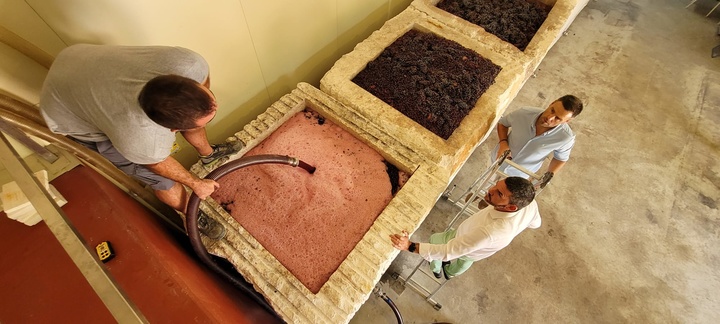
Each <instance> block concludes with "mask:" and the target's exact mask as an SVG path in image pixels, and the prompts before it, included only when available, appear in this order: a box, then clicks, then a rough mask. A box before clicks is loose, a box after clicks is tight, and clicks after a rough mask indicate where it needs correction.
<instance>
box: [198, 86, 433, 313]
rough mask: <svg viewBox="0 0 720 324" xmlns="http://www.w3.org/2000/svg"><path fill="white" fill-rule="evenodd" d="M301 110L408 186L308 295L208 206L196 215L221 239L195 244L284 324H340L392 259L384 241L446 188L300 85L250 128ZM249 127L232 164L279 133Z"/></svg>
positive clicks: (415, 223) (424, 167)
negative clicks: (364, 148)
mask: <svg viewBox="0 0 720 324" xmlns="http://www.w3.org/2000/svg"><path fill="white" fill-rule="evenodd" d="M305 107H308V108H310V109H312V110H314V111H317V112H319V113H320V114H322V115H323V116H325V117H326V118H327V119H329V120H331V121H332V122H334V123H336V124H338V125H340V126H341V127H343V128H344V129H346V130H347V131H348V132H350V133H352V134H355V136H356V137H357V138H358V139H361V140H362V141H364V142H365V143H366V144H368V145H369V146H371V147H373V149H375V150H376V151H377V152H379V153H380V154H381V155H382V156H383V158H384V159H386V160H388V161H390V162H391V163H392V164H394V165H395V166H397V167H398V168H399V169H401V170H403V171H406V172H412V176H411V178H410V179H409V180H408V182H407V183H405V185H404V186H403V188H402V189H401V190H400V191H399V192H398V193H397V194H396V195H395V197H393V199H392V200H391V201H390V202H389V204H388V205H387V206H386V208H385V209H384V210H383V211H382V213H381V214H380V215H379V216H378V217H377V219H376V220H375V222H374V223H373V224H372V226H371V227H370V229H369V230H368V231H367V233H365V235H364V236H363V237H362V239H361V240H360V241H359V242H358V243H357V246H356V248H355V249H354V250H353V251H351V252H350V254H348V255H347V258H346V259H345V260H344V261H343V262H342V263H341V264H340V266H339V267H338V269H337V270H336V271H335V272H334V273H333V274H332V275H331V276H330V278H329V279H328V281H327V282H326V283H325V285H323V286H322V288H321V289H320V290H319V291H318V292H317V293H316V294H314V293H312V292H311V291H310V290H308V289H307V288H306V287H305V286H304V285H303V284H302V283H301V282H300V281H299V280H298V279H297V278H296V277H295V276H294V275H293V274H292V273H290V272H289V271H288V270H287V269H286V268H285V267H284V266H283V265H282V264H281V263H280V262H279V261H278V260H277V259H276V258H275V257H274V256H273V255H272V254H271V253H270V252H268V250H267V249H265V248H264V247H263V246H262V244H260V243H259V242H258V241H257V240H256V239H255V238H254V237H253V236H252V235H250V234H249V233H248V231H247V230H246V229H245V228H243V227H242V226H241V225H240V224H239V223H238V222H236V221H235V220H234V218H233V217H232V216H231V215H230V214H228V213H227V212H225V210H224V209H223V208H222V207H221V206H220V205H219V204H218V203H217V202H216V201H215V200H213V199H212V198H208V199H207V200H206V201H205V202H203V203H202V204H201V209H202V210H203V211H205V212H207V213H208V214H209V215H210V216H211V217H213V218H215V219H218V220H219V221H220V222H221V223H223V224H224V225H225V227H226V228H227V229H228V231H227V235H226V237H225V238H224V239H223V240H221V241H211V240H208V239H205V240H204V241H203V242H204V243H205V245H206V246H207V248H208V251H209V252H210V253H212V254H215V255H218V256H221V257H224V258H226V259H228V260H230V262H231V263H232V264H233V265H234V266H235V267H236V269H237V270H238V271H239V272H240V273H241V274H242V275H243V276H244V277H245V278H246V279H247V280H248V281H249V282H251V283H252V284H253V285H254V287H255V288H256V289H257V290H258V291H259V292H261V293H262V294H263V295H264V296H265V297H266V299H267V300H268V302H269V303H270V304H271V305H272V306H273V307H274V308H275V310H276V311H278V313H279V314H280V315H281V316H282V317H283V318H284V319H285V320H286V321H288V322H292V323H345V322H348V321H349V320H350V318H351V317H352V316H353V315H354V313H355V312H356V311H357V309H358V308H359V307H360V306H361V305H362V304H363V303H364V302H365V301H366V300H367V298H368V297H369V296H370V294H371V292H372V289H373V287H374V286H375V284H376V283H377V282H378V281H379V280H380V276H381V275H382V274H383V273H384V272H385V270H386V269H387V267H388V266H389V265H390V263H391V262H392V260H393V259H394V258H395V256H396V255H397V253H398V251H397V250H395V249H394V248H392V246H390V245H389V244H386V242H387V240H389V238H388V237H389V235H390V234H392V233H397V232H399V231H401V230H408V231H414V230H415V229H417V228H418V227H419V226H420V224H421V223H422V221H423V220H424V218H425V216H426V215H427V213H428V212H429V211H430V209H432V206H433V204H434V202H435V201H436V200H437V199H438V197H439V195H440V193H441V192H442V190H443V189H444V188H445V185H446V182H445V181H444V180H442V178H441V177H438V175H441V176H443V177H444V172H443V171H442V170H439V169H438V168H437V167H436V166H434V165H431V164H427V163H426V161H425V160H424V159H423V158H422V157H421V156H419V155H417V154H416V153H414V152H413V151H412V150H410V149H409V148H408V147H406V146H404V145H403V144H402V143H399V142H398V141H397V140H396V139H394V138H393V137H392V136H389V135H388V134H385V133H383V131H382V130H381V129H379V128H375V127H372V124H371V123H369V121H368V120H366V119H365V118H364V117H362V116H359V115H357V114H355V113H354V112H352V111H351V110H349V109H347V108H346V107H345V106H343V105H341V104H340V103H338V102H337V101H336V100H335V99H333V98H330V97H329V96H328V95H327V94H325V93H323V92H321V91H319V90H318V89H316V88H314V87H312V86H310V85H308V84H299V85H298V89H296V90H294V91H293V93H292V94H288V95H285V96H283V97H282V98H281V99H280V100H278V101H277V102H275V103H274V104H273V105H272V107H270V108H268V110H267V111H266V112H265V113H263V114H261V115H260V116H258V118H257V120H266V119H269V118H270V117H271V116H272V118H275V119H276V120H278V121H282V122H286V121H287V120H288V119H289V118H290V117H291V116H293V115H294V114H295V113H297V112H299V111H300V110H302V109H304V108H305ZM277 112H283V114H284V115H283V116H277ZM268 115H271V116H268ZM255 125H256V127H253V128H248V127H245V128H244V129H243V130H242V131H240V132H238V133H236V134H235V137H236V138H240V139H242V140H243V141H245V142H246V143H248V146H247V147H246V148H244V149H243V151H241V152H240V153H239V154H237V155H235V156H232V157H231V159H232V160H235V159H238V158H240V157H242V156H243V155H244V154H246V153H247V152H248V151H249V150H251V149H252V148H253V147H254V146H257V145H258V144H259V143H260V142H262V140H263V139H265V138H267V137H268V136H269V135H270V134H271V133H272V132H273V131H275V130H276V129H277V128H278V127H280V125H273V126H272V127H267V126H263V123H257V124H255ZM250 132H253V133H258V134H259V137H255V136H253V135H250ZM388 143H389V144H390V145H388ZM192 170H195V171H197V172H199V173H200V174H203V173H206V172H209V170H205V169H204V168H202V167H200V166H198V165H197V164H196V165H195V166H194V167H193V169H192ZM203 175H204V174H203Z"/></svg>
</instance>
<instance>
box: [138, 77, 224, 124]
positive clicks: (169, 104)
mask: <svg viewBox="0 0 720 324" xmlns="http://www.w3.org/2000/svg"><path fill="white" fill-rule="evenodd" d="M201 87H202V85H201V84H200V83H198V82H196V81H195V80H193V79H189V78H186V77H183V76H179V75H174V74H169V75H161V76H157V77H155V78H153V79H152V80H150V81H148V82H147V83H146V84H145V86H143V88H142V90H141V91H140V95H138V103H139V104H140V107H142V109H143V111H145V114H146V115H147V116H148V117H149V118H150V119H151V120H152V121H154V122H156V123H158V124H159V125H161V126H163V127H167V128H170V129H178V130H186V129H193V128H196V127H197V124H196V121H197V120H198V119H200V118H202V117H205V116H207V115H208V114H210V113H211V112H212V109H213V106H214V105H213V101H214V100H213V98H212V96H210V95H209V94H208V93H207V92H205V91H204V90H203V89H202V88H201Z"/></svg>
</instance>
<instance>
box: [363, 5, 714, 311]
mask: <svg viewBox="0 0 720 324" xmlns="http://www.w3.org/2000/svg"><path fill="white" fill-rule="evenodd" d="M689 2H690V1H689V0H688V1H684V0H683V1H680V0H632V1H630V0H598V1H592V0H591V1H590V3H589V4H588V6H587V7H586V8H585V9H584V10H583V11H582V12H581V13H580V15H579V16H578V17H577V19H576V20H575V22H574V23H573V24H572V26H571V27H570V29H569V30H568V34H567V35H566V36H564V37H562V38H561V39H560V40H559V41H558V43H557V44H556V45H555V46H554V47H553V49H552V50H551V51H550V53H549V54H548V55H547V57H546V58H545V59H544V61H543V62H542V64H541V65H540V68H539V70H538V72H537V77H536V78H532V79H530V80H529V81H528V82H527V84H526V85H525V86H524V87H523V89H522V90H521V92H520V94H519V95H518V96H517V98H516V99H515V100H514V101H513V103H512V104H511V106H510V108H509V110H508V111H512V110H514V109H517V108H518V107H521V106H526V105H529V106H546V105H547V104H549V103H550V102H551V101H552V100H553V99H555V98H557V97H559V96H562V95H564V94H566V93H571V94H575V95H577V96H579V97H581V98H583V99H585V101H586V110H585V111H584V112H583V113H582V115H580V116H578V118H577V120H574V121H573V122H572V123H571V126H572V127H573V129H574V131H575V133H576V134H577V144H576V147H575V149H574V150H573V154H572V157H571V160H570V162H569V163H568V164H567V165H566V167H565V169H563V170H562V171H561V172H560V173H559V174H558V176H557V177H556V179H554V180H553V181H552V183H551V184H550V186H549V187H548V188H547V189H546V190H545V191H544V192H543V193H542V195H540V196H539V198H538V201H539V204H540V208H541V214H542V217H543V225H542V227H540V228H539V229H537V230H527V231H525V232H524V233H522V234H521V235H520V236H518V237H517V238H516V239H515V241H514V242H513V243H512V244H511V245H510V246H509V247H507V248H506V249H504V250H502V251H501V252H499V253H497V254H496V255H494V256H492V257H490V258H489V259H486V260H483V261H481V262H478V263H476V264H475V265H473V267H472V268H471V269H470V270H469V271H468V272H467V273H466V274H464V275H462V276H460V277H458V278H456V279H453V280H452V281H450V282H449V283H448V284H447V285H446V286H445V288H443V290H441V291H440V292H439V293H438V294H437V296H436V299H437V300H438V301H439V302H440V303H441V304H442V309H441V310H439V311H436V310H435V309H433V307H432V306H431V305H430V304H428V303H426V302H425V301H424V300H423V298H421V297H420V296H419V295H418V294H417V293H415V292H414V291H412V290H411V289H409V288H407V289H405V290H403V289H402V286H399V285H397V282H396V281H394V280H393V279H392V278H391V277H390V276H389V274H390V273H392V272H400V273H403V274H407V273H409V271H410V270H411V268H412V267H414V265H415V264H416V263H417V262H418V260H419V259H418V258H417V257H416V256H415V255H409V254H408V253H401V255H400V256H399V257H398V258H397V259H396V260H395V262H394V263H393V264H392V266H391V267H390V270H389V271H388V273H387V274H386V276H384V278H383V280H382V281H381V282H382V283H383V288H384V291H385V292H386V293H387V294H388V296H390V297H391V298H392V299H393V301H394V302H395V303H396V304H397V305H398V307H399V309H400V310H401V312H402V315H403V317H404V319H405V322H406V323H437V322H449V323H481V322H482V323H549V322H554V323H717V322H718V321H719V320H720V302H718V299H719V298H718V294H719V293H718V291H720V275H719V273H720V270H718V268H719V266H720V252H719V251H720V249H719V247H720V245H719V244H718V243H720V242H719V241H720V240H719V239H718V235H719V233H720V213H718V199H720V190H719V187H720V163H719V162H718V161H717V159H718V152H719V151H720V147H719V145H720V144H719V143H720V128H719V127H718V123H720V58H715V59H713V58H711V55H710V54H711V49H712V48H713V47H714V46H716V45H719V44H720V36H718V35H717V34H716V33H717V30H716V28H717V26H716V24H717V23H718V18H719V17H720V10H718V12H715V13H714V14H712V15H711V16H710V17H709V18H706V17H705V14H706V13H707V12H708V11H709V10H710V9H711V8H712V7H713V6H714V5H715V4H717V2H716V1H713V0H704V1H703V0H700V1H698V2H697V3H695V4H693V5H692V6H690V7H689V8H687V9H685V8H684V7H685V5H686V4H688V3H689ZM496 141H497V136H496V135H494V134H493V135H492V136H491V137H490V138H489V139H488V140H487V142H486V143H487V144H483V145H481V146H480V147H479V148H478V149H477V150H476V152H475V153H474V154H473V156H472V157H471V159H470V160H469V161H468V163H467V164H466V165H465V166H464V167H463V169H462V170H461V171H460V173H459V174H458V176H457V178H456V181H455V183H457V184H458V185H459V186H461V187H462V186H467V185H469V184H470V183H471V181H472V180H473V178H474V177H475V176H477V174H478V173H479V172H481V171H482V170H485V169H486V168H487V164H488V156H489V151H490V149H491V146H492V145H494V143H495V142H496ZM455 208H456V207H454V206H451V204H450V203H448V202H447V201H440V202H439V203H438V205H437V206H436V208H435V209H434V210H433V211H432V212H431V213H430V215H429V216H428V217H427V220H426V221H425V223H423V225H422V226H421V228H420V230H419V231H418V232H417V233H415V234H414V237H413V239H414V240H416V241H421V242H422V241H426V240H427V238H428V236H429V234H430V233H431V232H434V231H440V230H442V229H443V228H444V227H445V226H446V224H447V222H448V220H449V218H450V217H451V216H452V215H454V214H455V212H456V211H457V209H455ZM388 244H390V243H389V242H388ZM394 322H395V318H394V316H393V313H392V312H391V310H390V308H389V307H387V305H386V304H385V303H384V302H383V301H382V300H381V299H379V298H376V297H375V296H370V298H369V300H368V301H367V302H366V303H365V304H364V305H363V306H362V307H361V308H360V310H359V311H358V312H357V314H356V315H355V318H354V319H353V320H352V322H351V323H394Z"/></svg>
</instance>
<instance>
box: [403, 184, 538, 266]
mask: <svg viewBox="0 0 720 324" xmlns="http://www.w3.org/2000/svg"><path fill="white" fill-rule="evenodd" d="M534 198H535V189H534V187H533V185H532V183H531V182H530V181H528V180H527V179H524V178H521V177H508V178H505V179H503V180H500V181H498V183H497V184H496V185H495V186H493V187H492V188H490V190H488V193H487V195H485V198H484V200H485V201H486V202H487V203H488V204H489V205H490V206H489V207H487V208H485V209H482V210H480V211H479V212H477V213H476V214H474V215H472V216H470V217H469V218H468V219H467V220H465V221H464V222H462V224H460V226H458V228H457V229H450V230H448V231H445V232H442V233H435V234H433V235H432V236H430V242H429V243H422V244H421V243H414V242H410V240H409V238H408V233H407V232H406V231H403V232H402V233H401V234H392V235H390V240H391V241H392V244H393V246H394V247H395V248H397V249H399V250H407V251H409V252H413V253H417V254H419V255H420V256H422V257H423V258H425V259H426V260H428V261H431V263H430V264H431V268H432V271H433V273H434V274H435V277H437V278H440V276H441V275H442V273H443V270H444V274H445V278H446V279H450V278H452V277H455V276H457V275H460V274H462V273H463V272H465V271H466V270H467V269H468V268H470V266H471V265H472V263H473V262H475V261H478V260H482V259H485V258H487V257H489V256H491V255H493V254H495V252H497V251H500V250H501V249H502V248H504V247H506V246H507V245H508V244H510V242H511V241H512V240H513V239H514V238H515V236H517V235H518V234H520V232H522V231H523V230H525V229H526V228H538V227H540V224H541V220H540V213H539V212H538V206H537V203H536V202H535V201H534V200H533V199H534ZM451 261H452V262H451ZM441 262H442V263H441Z"/></svg>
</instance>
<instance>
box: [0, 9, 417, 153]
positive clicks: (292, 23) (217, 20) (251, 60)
mask: <svg viewBox="0 0 720 324" xmlns="http://www.w3.org/2000/svg"><path fill="white" fill-rule="evenodd" d="M410 2H411V1H410V0H295V1H290V0H283V1H280V0H265V1H258V0H214V1H200V0H183V1H173V0H152V1H147V0H125V1H114V0H93V1H85V0H25V1H22V0H0V27H4V28H6V29H7V30H10V31H11V32H14V33H15V34H17V35H18V36H20V37H22V38H23V39H25V40H27V41H28V42H30V43H32V44H34V45H36V46H37V47H39V48H40V49H41V50H43V51H45V52H47V53H49V54H51V55H53V56H54V55H56V54H57V53H58V52H59V51H60V50H61V49H62V48H64V47H66V46H68V45H71V44H76V43H93V44H116V45H176V46H183V47H187V48H190V49H192V50H194V51H196V52H198V53H200V54H201V55H203V56H204V57H205V58H206V59H207V61H208V62H209V64H210V74H211V76H212V89H213V92H214V93H215V95H216V96H217V99H218V103H219V105H220V110H219V112H218V116H217V117H216V118H215V120H214V121H213V122H212V123H211V124H210V125H209V127H208V135H209V137H210V140H211V142H218V141H222V140H224V139H225V138H226V137H228V136H230V135H232V134H233V133H234V132H236V131H238V130H240V129H241V128H242V126H243V125H244V124H245V123H247V122H249V121H250V120H252V119H254V118H255V116H257V115H258V114H259V113H261V112H262V111H264V110H265V109H266V108H267V107H268V106H269V105H270V104H271V103H272V102H274V101H276V100H277V99H278V98H280V97H281V96H282V95H284V94H286V93H288V92H289V91H290V90H292V89H294V88H295V85H296V84H297V83H298V82H301V81H304V82H309V83H311V84H314V85H316V86H317V85H318V83H319V80H320V78H321V77H322V75H323V74H324V73H325V72H326V71H327V70H328V69H329V68H330V67H331V66H332V65H333V63H334V62H335V61H336V60H337V59H338V58H339V57H340V56H341V55H342V54H344V53H347V52H349V51H351V50H352V49H353V47H354V46H355V44H357V43H358V42H360V41H362V40H363V39H365V38H366V37H367V36H368V35H369V34H370V33H371V32H372V31H374V30H377V29H378V28H380V27H381V26H382V24H383V23H384V22H385V21H386V20H387V19H389V18H391V17H392V16H394V15H396V14H397V13H399V12H400V11H402V10H404V9H405V8H406V7H407V6H408V5H409V4H410ZM46 72H47V71H46V70H45V69H44V68H43V67H42V66H40V65H38V64H36V63H34V62H32V60H28V59H27V58H23V57H22V55H18V53H17V52H16V51H14V50H12V49H11V48H9V47H7V46H4V45H2V44H0V90H2V91H6V92H10V93H13V94H16V95H17V96H20V97H21V98H23V99H25V100H28V101H30V102H31V103H34V104H35V103H37V102H38V94H39V91H40V87H41V85H42V79H43V78H44V77H45V74H46ZM180 144H181V145H183V147H184V149H183V150H182V152H181V153H180V154H179V156H177V157H178V159H179V160H181V162H183V164H185V165H186V166H188V165H189V164H190V163H192V162H194V160H196V157H195V155H194V152H193V151H192V149H188V148H187V145H186V144H185V143H180Z"/></svg>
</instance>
